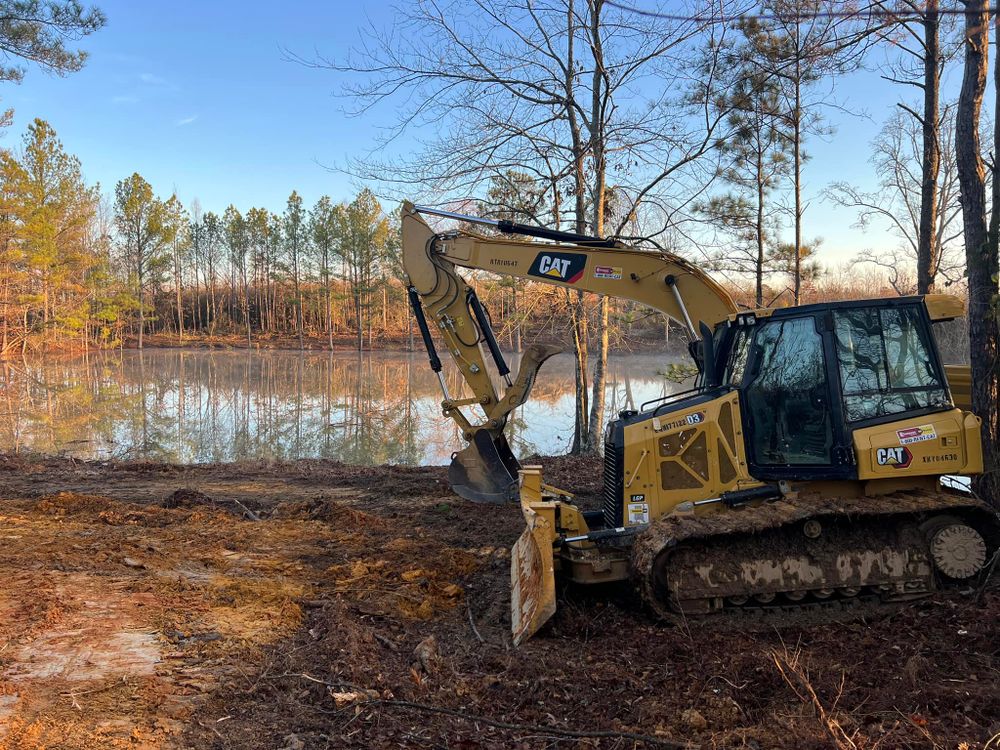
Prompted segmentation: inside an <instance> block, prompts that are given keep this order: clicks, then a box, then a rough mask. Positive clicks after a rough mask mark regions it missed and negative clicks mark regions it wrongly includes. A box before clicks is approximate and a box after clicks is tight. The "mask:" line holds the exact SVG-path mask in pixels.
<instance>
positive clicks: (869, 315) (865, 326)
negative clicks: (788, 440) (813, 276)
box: [834, 306, 949, 422]
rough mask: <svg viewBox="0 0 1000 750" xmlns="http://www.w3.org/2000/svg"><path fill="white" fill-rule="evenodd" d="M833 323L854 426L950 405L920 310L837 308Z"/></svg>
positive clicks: (842, 383)
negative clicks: (880, 418) (860, 422)
mask: <svg viewBox="0 0 1000 750" xmlns="http://www.w3.org/2000/svg"><path fill="white" fill-rule="evenodd" d="M834 321H835V330H836V338H837V358H838V360H839V364H840V381H841V385H842V387H843V390H844V408H845V410H846V412H847V419H848V421H849V422H859V421H862V420H866V419H875V418H877V417H883V416H888V415H892V414H900V413H902V412H908V411H920V410H925V409H932V408H946V407H947V406H949V402H948V396H947V393H946V392H945V389H944V386H943V385H942V383H941V379H940V376H939V374H938V372H937V369H936V367H935V365H934V358H933V356H932V354H931V352H932V349H931V347H930V344H929V342H928V338H927V327H926V325H925V324H924V320H923V317H922V316H921V315H920V311H919V309H918V308H916V307H915V306H909V307H883V308H876V307H867V308H857V309H854V310H838V311H837V312H835V313H834Z"/></svg>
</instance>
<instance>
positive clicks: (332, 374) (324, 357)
mask: <svg viewBox="0 0 1000 750" xmlns="http://www.w3.org/2000/svg"><path fill="white" fill-rule="evenodd" d="M511 358H512V359H513V360H514V361H513V362H512V366H511V369H512V370H513V371H515V372H516V371H517V367H516V365H517V359H518V357H517V356H516V355H512V357H511ZM686 361H687V360H686V358H685V357H684V355H683V354H680V353H677V354H655V355H651V354H641V355H634V354H633V355H612V356H611V357H609V363H608V382H607V400H606V407H607V409H606V411H607V414H608V415H614V414H617V413H618V411H620V410H621V409H624V408H637V407H638V406H639V405H641V404H642V402H643V401H646V400H649V399H655V398H659V397H661V396H664V395H667V394H669V393H672V392H675V391H678V390H682V389H683V388H684V386H681V385H678V384H676V383H674V382H671V381H670V380H668V379H667V378H665V377H664V376H663V374H662V373H663V372H665V371H666V370H667V368H668V367H669V365H670V364H671V363H681V362H686ZM0 372H2V375H3V380H2V383H0V401H2V403H0V450H6V451H22V452H23V451H29V452H36V453H48V454H59V455H66V456H72V457H75V458H86V459H90V458H99V459H109V458H117V459H146V460H153V461H168V462H174V463H206V462H223V461H237V460H289V459H297V458H332V459H338V460H340V461H344V462H348V463H355V464H363V465H376V464H384V463H395V464H411V465H438V464H446V463H448V461H449V459H450V457H451V454H452V452H453V451H455V450H458V449H459V448H461V447H462V446H463V441H462V439H461V436H460V434H459V432H458V430H457V428H456V427H455V425H454V423H453V422H451V420H449V419H447V418H445V417H444V416H442V414H441V392H440V388H439V386H438V382H437V379H436V378H435V377H434V374H433V373H432V372H431V370H430V367H429V366H428V365H427V360H426V357H425V356H424V355H423V354H416V353H414V354H409V353H405V352H373V353H369V352H366V353H364V354H361V355H358V354H356V353H353V352H335V353H329V352H317V353H312V352H306V353H302V352H294V351H213V350H185V349H158V350H153V349H149V350H146V351H144V352H138V351H124V352H113V353H102V354H98V355H94V354H91V355H89V356H85V357H84V356H81V357H43V358H36V359H29V360H26V361H13V362H0ZM445 375H446V378H447V382H448V387H449V390H450V391H451V393H452V394H453V395H456V394H460V393H463V390H462V387H461V386H462V383H461V379H460V377H459V376H458V372H457V370H455V369H454V368H452V369H447V367H446V370H445ZM573 390H574V374H573V359H572V357H571V356H570V355H568V354H561V355H557V356H556V357H553V358H552V359H550V360H549V361H548V362H546V363H545V365H544V366H543V367H542V369H541V371H540V373H539V375H538V380H537V382H536V384H535V388H534V391H533V394H532V397H531V399H530V400H529V401H528V403H527V404H525V405H524V406H523V407H521V408H520V409H518V410H517V411H516V412H515V413H514V414H513V415H512V419H511V420H510V423H509V424H508V428H507V432H508V437H509V439H510V442H511V445H512V447H513V448H514V451H515V453H517V454H518V455H521V456H526V455H530V454H531V453H542V454H560V453H565V452H567V451H568V450H569V448H570V444H571V442H572V437H573V403H574V400H573Z"/></svg>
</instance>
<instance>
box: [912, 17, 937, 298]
mask: <svg viewBox="0 0 1000 750" xmlns="http://www.w3.org/2000/svg"><path fill="white" fill-rule="evenodd" d="M939 24H940V18H939V16H938V0H927V8H926V11H925V13H924V20H923V26H924V115H923V163H922V165H921V178H920V179H921V183H920V234H919V236H918V238H917V293H918V294H928V293H929V292H931V291H932V290H933V289H934V275H935V274H936V273H937V266H938V253H939V250H938V248H937V222H938V218H937V214H938V196H937V182H938V171H939V169H940V165H941V142H940V133H941V128H940V121H939V120H940V118H939V114H938V107H939V104H938V99H939V94H940V83H941V80H940V79H941V50H940V41H939V35H938V27H939Z"/></svg>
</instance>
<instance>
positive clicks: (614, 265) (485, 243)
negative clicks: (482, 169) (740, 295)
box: [402, 203, 736, 502]
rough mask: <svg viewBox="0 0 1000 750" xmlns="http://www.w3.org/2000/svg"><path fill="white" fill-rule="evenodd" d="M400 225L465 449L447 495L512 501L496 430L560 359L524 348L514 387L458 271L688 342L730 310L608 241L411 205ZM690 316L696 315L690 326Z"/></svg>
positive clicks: (512, 478) (511, 468)
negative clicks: (484, 230)
mask: <svg viewBox="0 0 1000 750" xmlns="http://www.w3.org/2000/svg"><path fill="white" fill-rule="evenodd" d="M422 214H437V215H441V216H445V217H448V218H454V219H458V220H460V221H462V222H464V223H465V224H466V225H468V224H470V223H488V224H493V225H494V226H495V227H496V228H497V229H499V230H504V229H506V230H507V231H510V232H519V233H521V234H527V235H530V236H534V237H538V238H541V239H548V240H558V241H559V243H558V244H556V243H555V242H548V243H542V242H536V241H530V240H529V241H525V240H516V239H507V238H497V237H486V236H483V235H481V234H477V233H475V232H472V231H469V230H468V229H459V230H454V231H449V232H435V231H434V230H433V229H432V228H431V227H430V226H429V225H428V224H427V222H426V221H425V220H424V219H423V216H422ZM402 223H403V227H402V229H403V266H404V268H405V270H406V274H407V277H408V278H409V282H410V302H411V305H412V307H413V311H414V314H415V316H416V318H417V322H418V325H419V327H420V330H421V335H422V337H423V339H424V344H425V346H426V347H427V350H428V354H429V356H430V359H431V367H432V368H433V369H434V371H435V372H436V373H437V374H438V378H439V380H440V383H441V388H442V392H443V395H444V399H443V403H442V406H443V409H444V413H445V414H446V415H447V416H449V417H450V418H451V419H453V420H454V421H455V422H456V424H458V426H459V428H460V429H461V430H462V434H463V436H464V438H465V440H466V441H467V442H468V446H467V447H466V448H465V449H464V450H462V451H459V452H458V453H456V454H455V456H454V457H453V460H452V465H451V467H450V469H449V474H450V477H449V478H450V479H451V483H452V486H453V488H454V489H455V491H456V492H457V493H458V494H459V495H461V496H462V497H465V498H466V499H469V500H474V501H479V502H503V501H506V500H512V499H514V498H515V497H516V495H517V478H518V476H517V471H518V468H519V465H518V463H517V460H516V459H515V458H514V455H513V453H512V452H511V450H510V447H509V446H508V445H507V441H506V438H505V437H504V427H505V425H506V423H507V418H508V416H509V415H510V413H511V411H513V410H514V409H515V408H517V407H518V406H520V405H521V404H523V403H524V402H525V400H527V398H528V396H529V395H530V391H531V387H532V385H533V384H534V380H535V376H536V374H537V372H538V368H539V367H541V365H542V364H543V363H544V362H545V360H546V359H547V358H548V357H550V356H552V355H553V354H555V353H556V352H557V351H558V349H557V348H554V347H542V346H533V347H529V348H528V350H527V351H526V352H525V356H524V357H523V359H522V364H521V368H520V371H519V372H518V373H517V375H516V376H515V377H512V376H511V374H510V369H509V368H508V366H507V363H506V361H505V359H504V356H503V354H502V352H501V351H500V348H499V346H498V345H497V342H496V339H495V337H494V335H493V331H492V329H491V326H490V323H489V319H488V317H487V315H486V313H485V311H484V309H483V306H482V304H481V303H480V301H479V299H478V297H477V296H476V293H475V290H474V289H473V288H472V287H470V286H469V285H468V284H467V283H466V281H465V279H463V278H462V276H461V275H459V273H458V271H457V270H456V268H457V267H461V268H467V269H471V270H478V271H491V272H493V273H497V274H501V275H503V276H511V277H514V278H520V279H525V280H528V281H537V282H541V283H544V284H550V285H554V286H560V287H563V288H566V289H575V290H577V291H579V292H592V293H595V294H606V295H608V296H612V297H620V298H624V299H631V300H634V301H636V302H639V303H641V304H644V305H647V306H649V307H652V308H654V309H656V310H659V311H660V312H662V313H663V314H664V315H666V316H668V317H669V318H671V319H672V320H674V321H676V322H678V323H680V324H681V325H684V326H685V327H686V328H687V330H688V331H689V333H690V335H691V337H692V338H693V339H697V338H698V337H699V334H698V329H697V328H696V319H695V317H696V318H697V319H698V320H706V321H707V322H709V323H715V322H717V321H719V320H722V319H724V318H725V317H726V316H728V315H729V314H731V313H733V312H735V310H736V305H735V303H734V302H733V300H732V299H731V298H730V296H729V295H728V294H727V293H726V291H725V290H724V289H723V288H722V287H721V286H720V285H719V284H717V283H716V282H715V281H713V280H712V279H710V278H709V277H708V276H706V275H705V273H704V272H702V271H701V270H700V269H699V268H697V267H696V266H694V265H692V264H690V263H689V262H687V261H685V260H684V259H683V258H680V257H678V256H676V255H672V254H670V253H666V252H651V251H643V250H636V249H631V248H626V247H624V246H621V245H619V244H618V243H616V242H614V241H610V240H603V239H600V238H592V237H586V236H583V235H576V234H570V233H565V232H557V231H553V230H547V229H543V228H539V227H525V226H521V225H517V224H513V223H512V222H493V221H490V220H483V219H480V218H478V217H473V216H464V215H462V214H455V213H451V212H447V211H439V210H436V209H428V208H422V207H417V206H414V205H413V204H412V203H406V204H404V206H403V220H402ZM692 310H696V311H697V315H696V316H695V317H692V313H691V311H692ZM431 328H434V329H436V330H437V332H438V334H439V335H440V336H441V337H442V339H443V340H444V343H445V346H446V348H447V350H448V352H449V353H450V354H451V355H452V357H453V358H454V360H455V362H456V364H457V366H458V368H459V369H460V371H461V375H462V378H463V379H464V380H465V382H466V383H467V384H468V387H469V389H470V390H471V391H472V396H471V397H456V396H455V395H454V394H451V393H450V392H449V391H448V388H447V385H446V383H445V381H444V378H443V376H442V375H441V362H440V359H439V358H438V355H437V351H436V346H435V344H434V341H433V337H432V335H431ZM484 346H485V348H486V352H488V353H489V356H490V358H491V359H492V360H493V363H494V365H495V367H496V370H497V372H498V373H499V375H500V377H501V379H502V380H503V383H504V386H505V387H504V388H503V390H502V392H498V389H497V387H496V385H495V384H494V381H493V379H492V377H491V375H490V372H489V370H488V369H487V366H486V361H485V359H486V357H485V353H484V351H483V347H484ZM474 415H475V416H474Z"/></svg>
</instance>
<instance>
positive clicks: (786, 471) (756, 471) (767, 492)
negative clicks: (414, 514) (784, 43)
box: [402, 203, 1000, 644]
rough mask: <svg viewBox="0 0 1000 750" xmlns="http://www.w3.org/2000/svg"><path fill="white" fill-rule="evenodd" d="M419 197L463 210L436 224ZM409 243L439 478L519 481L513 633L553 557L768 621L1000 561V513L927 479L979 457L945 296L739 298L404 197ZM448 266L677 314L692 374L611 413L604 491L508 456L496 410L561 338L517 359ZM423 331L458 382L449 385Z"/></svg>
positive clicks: (570, 241)
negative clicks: (937, 331)
mask: <svg viewBox="0 0 1000 750" xmlns="http://www.w3.org/2000/svg"><path fill="white" fill-rule="evenodd" d="M424 215H434V216H439V217H444V218H448V219H453V220H456V221H458V222H460V223H459V225H458V226H460V227H461V228H460V229H457V230H453V231H446V232H437V231H434V230H433V229H432V228H431V227H430V226H429V225H428V224H427V222H426V221H425V220H424V218H423V216H424ZM475 225H490V226H492V228H493V229H494V230H495V231H496V232H498V233H502V234H503V235H514V236H520V237H525V238H529V239H514V238H512V237H509V236H499V235H497V236H485V235H483V234H479V233H477V232H475V231H471V230H470V229H469V228H468V227H470V226H475ZM539 240H542V241H539ZM402 241H403V264H404V267H405V270H406V273H407V275H408V278H409V284H410V286H409V298H410V303H411V306H412V308H413V312H414V315H415V318H416V320H417V323H418V326H419V328H420V332H421V336H422V338H423V342H424V345H425V346H426V348H427V352H428V355H429V358H430V363H431V367H432V369H433V370H434V371H435V372H436V373H437V374H438V378H439V380H440V383H441V388H442V391H443V395H444V398H443V402H442V407H443V411H444V414H445V415H446V416H448V417H450V418H451V419H453V420H455V422H456V423H457V424H458V425H459V427H460V428H461V430H462V434H463V436H464V438H465V440H466V441H467V443H468V445H467V446H466V447H465V448H464V449H463V450H461V451H459V452H457V453H455V454H454V456H453V460H452V464H451V466H450V467H449V480H450V482H451V485H452V487H453V489H454V490H455V492H456V493H457V494H459V495H460V496H462V497H464V498H467V499H469V500H473V501H476V502H494V503H495V502H508V501H515V500H519V501H520V504H521V509H522V512H523V514H524V518H525V521H526V524H527V528H526V529H525V531H524V533H523V534H522V535H521V537H520V539H519V540H518V541H517V543H516V544H515V545H514V547H513V549H512V554H511V586H512V592H511V624H512V632H513V638H514V642H515V643H516V644H519V643H521V642H523V641H524V640H526V639H527V638H529V637H531V635H533V634H534V633H535V632H536V631H537V630H538V629H539V628H540V627H541V626H542V625H543V624H544V623H545V622H546V621H547V620H548V619H549V618H550V617H551V616H552V615H553V614H554V612H555V609H556V588H555V587H556V582H555V577H556V574H559V575H560V576H561V577H564V578H566V579H569V580H572V581H575V582H577V583H583V584H593V583H604V582H610V581H623V580H628V579H631V580H632V581H633V582H634V584H635V585H636V587H637V588H638V590H639V591H640V593H641V595H642V597H643V599H644V601H645V602H646V603H647V604H648V605H649V606H650V607H651V609H652V610H653V611H654V612H655V613H656V614H657V615H659V616H660V617H663V618H665V619H675V618H678V617H685V618H689V617H702V616H709V615H712V616H714V615H719V614H725V613H738V614H740V615H741V616H749V615H752V616H763V617H772V616H774V615H777V617H778V620H779V621H780V619H781V618H784V617H786V616H794V615H795V613H798V612H802V611H807V612H808V611H814V610H820V611H823V610H834V611H838V612H839V611H843V610H845V609H846V610H850V609H853V608H856V607H861V608H863V609H866V607H867V606H872V605H874V606H877V605H879V604H881V603H884V602H900V601H907V600H912V599H917V598H920V597H924V596H927V595H929V594H931V593H932V592H934V591H936V590H939V589H941V588H945V587H948V586H953V585H968V584H970V583H972V582H974V581H975V580H976V579H977V578H978V577H981V576H983V575H987V574H988V573H987V571H988V570H989V569H990V568H991V567H992V565H993V564H994V563H995V562H996V559H997V554H998V548H1000V522H998V518H997V515H996V514H995V513H994V511H993V510H992V509H991V508H990V507H989V506H987V505H986V504H984V503H982V502H980V501H979V500H977V499H976V498H975V497H974V496H973V495H972V494H970V493H968V492H964V491H961V490H959V489H952V488H950V487H949V486H945V485H944V484H942V481H941V480H942V477H943V476H949V475H963V476H970V475H974V474H977V473H981V472H982V470H983V456H982V443H981V435H980V420H979V418H978V417H977V416H976V415H974V414H972V413H971V412H970V411H969V408H970V404H969V376H968V369H967V368H964V369H963V368H960V367H957V368H956V367H950V366H949V367H948V368H947V369H946V367H945V366H944V364H943V363H942V362H941V357H940V355H939V353H938V349H937V345H936V343H935V340H934V336H933V333H932V324H933V323H935V322H938V321H944V320H949V319H953V318H955V317H959V316H961V315H962V314H963V313H964V308H963V304H962V302H961V301H960V300H958V299H957V298H954V297H950V296H945V295H924V296H916V297H898V298H884V299H871V300H851V301H843V302H829V303H822V304H812V305H804V306H800V307H791V308H781V309H758V310H743V311H741V310H739V309H738V308H737V306H736V305H735V304H734V302H733V300H732V299H731V298H730V296H729V295H728V294H727V293H726V291H725V289H723V288H722V287H721V286H720V285H719V284H717V283H716V282H715V281H713V280H712V279H711V278H710V277H709V276H708V275H706V274H705V273H704V272H703V271H702V270H700V269H699V268H698V267H696V266H695V265H693V264H691V263H689V262H687V261H685V260H683V259H682V258H680V257H677V256H675V255H672V254H670V253H668V252H664V251H660V250H656V251H653V250H645V249H637V248H630V247H626V246H624V245H623V244H622V243H620V242H618V241H615V240H608V239H602V238H597V237H588V236H586V235H580V234H574V233H569V232H560V231H556V230H550V229H546V228H541V227H534V226H528V225H523V224H517V223H514V222H511V221H504V220H501V221H493V220H490V219H483V218H479V217H474V216H465V215H462V214H458V213H454V212H449V211H442V210H439V209H434V208H426V207H419V206H415V205H413V204H411V203H406V204H404V206H403V218H402ZM456 267H461V268H467V269H472V270H483V271H490V272H492V273H495V274H501V275H505V276H512V277H516V278H520V279H526V280H530V281H540V282H543V283H547V284H554V285H556V286H559V287H564V288H569V289H577V290H582V291H586V292H594V293H597V294H605V295H608V296H610V297H617V298H623V299H630V300H634V301H635V302H638V303H642V304H644V305H647V306H649V307H651V308H654V309H656V310H659V311H660V312H662V313H663V314H665V315H666V316H668V317H669V318H670V319H672V320H674V321H676V322H677V323H679V324H681V325H683V326H684V327H685V328H686V329H687V332H688V337H689V339H690V341H691V344H690V353H691V356H692V357H693V359H694V362H695V364H696V365H697V368H698V376H697V380H696V384H695V386H694V387H693V388H692V389H690V390H687V391H683V392H680V393H674V394H672V395H670V396H667V397H665V398H661V399H656V400H654V401H650V402H648V403H645V404H642V406H641V408H640V409H638V410H635V411H623V412H621V413H620V414H619V416H618V418H617V419H615V420H613V421H611V422H610V423H609V424H608V425H607V428H606V430H605V433H604V477H603V498H602V501H603V505H602V508H601V509H599V510H582V509H580V508H579V507H577V505H575V504H574V503H573V496H572V494H571V493H569V492H567V491H565V490H562V489H558V488H555V487H552V486H550V485H548V484H546V483H545V482H544V481H543V477H542V472H541V468H540V467H537V466H521V465H520V464H519V463H518V461H517V459H516V458H515V456H514V455H513V453H512V451H511V449H510V447H509V445H508V443H507V440H506V438H505V437H504V427H505V425H506V422H507V419H508V416H509V415H510V413H511V411H512V410H513V409H515V408H517V407H518V406H520V405H521V404H523V403H524V402H525V400H526V399H527V398H528V396H529V394H530V391H531V387H532V384H533V383H534V380H535V377H536V375H537V372H538V369H539V367H540V366H541V365H542V363H543V362H544V361H545V360H546V359H547V358H548V357H549V356H551V355H552V354H554V353H555V352H556V351H557V350H556V349H554V348H552V347H544V346H534V347H530V348H529V349H528V350H527V351H526V352H525V354H524V356H523V357H522V360H521V367H520V370H519V372H518V373H517V374H516V376H513V377H512V375H511V372H510V369H509V367H508V366H507V364H506V361H505V359H504V356H503V353H502V352H501V350H500V347H499V346H498V344H497V341H496V338H495V336H494V334H493V330H492V327H491V324H490V320H489V316H488V315H487V313H486V311H485V310H484V308H483V305H482V304H481V302H480V300H479V299H478V297H477V295H476V292H475V290H474V289H473V288H472V287H470V286H469V285H468V284H467V283H466V281H465V280H464V279H463V278H462V276H460V275H459V274H458V272H457V271H456ZM432 329H434V330H435V331H436V335H437V336H438V337H439V338H440V339H441V340H442V341H443V343H444V346H445V348H446V349H447V351H448V353H449V354H450V355H451V357H452V358H453V359H454V361H455V363H456V365H457V367H458V369H459V371H460V373H461V375H462V377H463V378H464V380H465V382H466V383H467V385H468V387H469V390H470V391H471V393H472V395H471V396H464V395H462V394H451V393H450V392H449V391H448V388H447V385H446V381H445V379H444V377H443V376H442V374H441V369H442V365H441V361H440V358H439V357H438V354H437V348H436V345H435V342H434V336H432V334H431V330H432ZM487 353H488V355H489V358H490V359H491V360H492V362H493V366H494V368H495V371H496V374H495V375H493V374H491V372H490V369H489V368H488V367H487V363H486V354H487ZM498 386H499V388H498Z"/></svg>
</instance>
